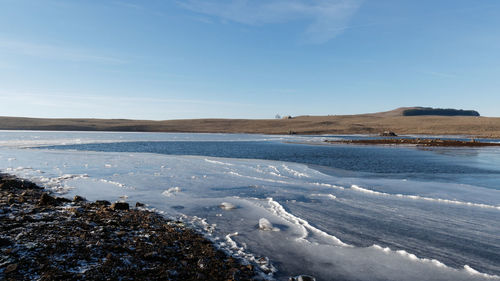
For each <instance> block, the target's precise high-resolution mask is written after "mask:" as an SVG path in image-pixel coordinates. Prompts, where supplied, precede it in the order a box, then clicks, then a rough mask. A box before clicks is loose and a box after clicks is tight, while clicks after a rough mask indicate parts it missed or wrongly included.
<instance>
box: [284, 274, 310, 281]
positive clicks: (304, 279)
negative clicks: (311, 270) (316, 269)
mask: <svg viewBox="0 0 500 281" xmlns="http://www.w3.org/2000/svg"><path fill="white" fill-rule="evenodd" d="M288 281H316V278H314V277H312V276H309V275H298V276H295V277H290V278H288Z"/></svg>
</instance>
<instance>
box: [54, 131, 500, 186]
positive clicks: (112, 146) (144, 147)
mask: <svg viewBox="0 0 500 281" xmlns="http://www.w3.org/2000/svg"><path fill="white" fill-rule="evenodd" d="M45 148H49V149H73V150H85V151H100V152H148V153H159V154H168V155H198V156H210V157H225V158H243V159H264V160H277V161H287V162H295V163H302V164H309V165H311V166H312V167H314V168H315V169H318V170H320V171H321V172H324V173H334V174H335V173H339V172H341V171H352V172H356V173H363V176H369V177H370V176H371V177H385V178H408V179H431V180H433V181H436V180H443V181H449V180H450V179H452V180H453V181H455V182H457V181H459V182H462V183H470V175H474V180H473V181H474V184H476V185H480V186H483V187H488V188H494V189H500V186H499V184H498V183H500V170H498V166H496V167H495V166H493V165H489V166H488V165H482V164H481V161H479V160H480V159H481V154H484V153H485V152H486V154H487V153H488V151H494V150H491V149H490V148H426V149H419V148H416V147H394V146H365V145H308V144H298V143H283V142H277V141H267V142H261V141H208V142H205V141H155V142H118V143H93V144H78V145H62V146H50V147H45ZM495 168H496V169H495ZM478 178H480V179H481V180H480V181H479V182H478V180H477V179H478Z"/></svg>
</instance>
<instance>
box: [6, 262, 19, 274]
mask: <svg viewBox="0 0 500 281" xmlns="http://www.w3.org/2000/svg"><path fill="white" fill-rule="evenodd" d="M16 270H17V263H13V264H9V265H8V266H7V267H6V268H5V271H4V272H5V273H10V272H13V271H16Z"/></svg>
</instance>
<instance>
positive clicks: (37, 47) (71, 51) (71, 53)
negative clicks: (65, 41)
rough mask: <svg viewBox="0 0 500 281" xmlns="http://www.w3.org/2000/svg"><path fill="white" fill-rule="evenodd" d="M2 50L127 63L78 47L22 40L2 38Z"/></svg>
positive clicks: (0, 39) (44, 56)
mask: <svg viewBox="0 0 500 281" xmlns="http://www.w3.org/2000/svg"><path fill="white" fill-rule="evenodd" d="M0 50H4V51H8V52H11V53H16V54H21V55H27V56H33V57H39V58H44V59H58V60H66V61H76V62H83V61H86V62H97V63H112V64H121V63H125V61H124V60H122V59H119V58H116V57H112V56H103V55H99V54H95V53H93V52H90V51H87V50H82V49H78V48H71V47H65V46H57V45H50V44H41V43H33V42H28V41H21V40H12V39H7V38H0Z"/></svg>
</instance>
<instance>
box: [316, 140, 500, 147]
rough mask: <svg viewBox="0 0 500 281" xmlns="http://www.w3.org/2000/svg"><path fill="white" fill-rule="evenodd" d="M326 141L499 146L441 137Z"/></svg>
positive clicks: (490, 143) (330, 141) (337, 141)
mask: <svg viewBox="0 0 500 281" xmlns="http://www.w3.org/2000/svg"><path fill="white" fill-rule="evenodd" d="M325 142H327V143H341V144H367V145H370V144H392V145H417V146H445V147H446V146H448V147H485V146H500V143H493V142H479V141H475V140H471V141H461V140H442V139H422V138H416V139H413V138H387V139H385V138H384V139H372V140H334V141H332V140H325Z"/></svg>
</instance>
